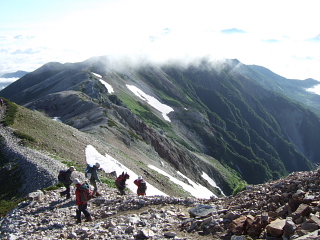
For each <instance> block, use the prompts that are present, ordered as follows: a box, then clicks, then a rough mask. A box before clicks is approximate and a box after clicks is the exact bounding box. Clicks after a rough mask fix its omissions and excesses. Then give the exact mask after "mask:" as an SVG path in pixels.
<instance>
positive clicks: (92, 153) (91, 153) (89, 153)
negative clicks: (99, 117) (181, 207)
mask: <svg viewBox="0 0 320 240" xmlns="http://www.w3.org/2000/svg"><path fill="white" fill-rule="evenodd" d="M86 160H87V163H88V164H95V163H96V162H98V163H100V166H101V168H102V169H103V170H104V171H105V172H106V173H110V172H113V171H115V172H116V173H117V176H119V175H120V174H121V173H122V172H127V173H128V174H129V175H130V179H128V180H127V181H126V184H127V188H129V189H130V190H131V191H132V192H134V193H135V192H137V186H136V185H135V184H134V183H133V181H134V180H135V179H137V178H138V175H137V174H136V173H134V172H133V171H131V170H130V169H129V168H127V167H126V166H124V165H123V164H121V163H120V162H118V161H117V160H116V159H114V158H113V157H111V156H110V155H108V154H106V155H105V156H103V155H101V154H100V153H99V152H98V151H97V150H96V149H95V148H94V147H93V146H92V145H88V146H87V147H86ZM146 195H147V196H155V195H162V196H167V194H165V193H163V192H161V191H160V190H158V189H157V188H155V187H153V186H152V185H151V184H150V183H148V182H147V191H146Z"/></svg>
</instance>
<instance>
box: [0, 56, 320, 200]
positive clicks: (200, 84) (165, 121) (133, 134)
mask: <svg viewBox="0 0 320 240" xmlns="http://www.w3.org/2000/svg"><path fill="white" fill-rule="evenodd" d="M317 84H319V82H318V81H316V80H314V79H306V80H303V81H300V80H293V79H286V78H284V77H281V76H279V75H277V74H275V73H273V72H271V71H270V70H269V69H266V68H264V67H261V66H255V65H245V64H242V63H241V62H239V61H238V60H236V59H232V60H231V59H229V60H221V61H211V60H210V59H207V58H202V59H198V60H196V61H194V62H193V63H189V64H182V63H181V62H178V61H169V62H167V63H165V64H155V63H150V62H142V63H140V64H135V63H133V62H130V61H125V62H122V61H118V60H114V59H111V58H109V57H108V56H101V57H94V58H91V59H88V60H86V61H83V62H79V63H66V64H61V63H57V62H51V63H47V64H45V65H43V66H42V67H40V68H39V69H37V70H35V71H33V72H30V73H28V74H26V75H25V76H23V77H21V78H20V79H19V80H17V81H15V82H13V83H12V84H10V85H9V86H7V87H6V88H5V89H3V90H2V91H0V96H1V97H4V98H6V99H9V100H10V101H12V102H14V103H16V104H18V105H21V106H23V107H24V108H26V109H29V110H32V111H33V112H37V113H40V115H42V116H45V117H46V118H57V119H59V120H60V121H61V122H62V123H63V124H66V125H69V126H71V127H73V128H75V129H78V130H79V131H80V132H83V133H87V134H89V135H90V137H92V136H93V137H94V138H95V139H97V141H99V144H100V146H99V150H100V151H101V152H103V151H104V150H105V151H107V150H106V149H108V151H109V152H112V153H113V154H114V155H116V156H118V157H119V158H118V159H119V161H120V162H122V164H124V165H126V166H128V167H132V168H135V169H137V171H138V172H140V173H141V174H143V175H144V176H147V178H148V177H149V179H148V180H149V181H151V182H153V183H155V184H156V185H157V186H159V189H161V190H163V191H164V192H166V191H167V193H169V194H171V195H172V194H177V195H179V193H177V192H174V190H173V188H170V186H167V187H166V186H164V185H163V184H162V186H161V183H159V181H158V179H156V178H155V176H153V175H152V174H150V172H152V171H151V170H150V169H149V168H148V167H147V166H148V164H150V163H152V164H154V165H156V166H157V167H159V168H161V169H163V170H164V171H167V172H170V173H172V174H174V175H177V172H180V173H182V174H183V175H185V176H187V177H188V178H190V179H192V180H193V181H195V182H198V183H200V184H202V185H203V186H206V187H207V188H209V189H210V190H212V191H213V192H215V193H216V194H217V195H221V192H220V191H219V190H218V189H217V188H214V187H213V186H211V185H210V184H209V183H208V182H207V181H206V180H205V179H204V178H203V177H202V175H203V174H204V173H205V174H207V175H208V176H209V177H210V178H212V179H214V181H215V182H216V183H217V185H218V186H219V187H220V188H221V189H222V191H223V192H224V193H225V194H226V195H230V194H232V192H233V190H234V189H236V188H237V187H238V186H239V183H249V184H258V183H263V182H267V181H269V180H274V179H278V178H281V177H283V176H286V175H288V174H289V173H291V172H294V171H309V170H312V169H314V168H315V166H316V164H318V162H319V160H318V156H319V154H320V149H319V147H318V142H319V140H320V121H319V113H320V105H319V102H320V96H318V95H316V94H314V93H311V92H308V91H306V89H307V88H311V87H313V86H315V85H317ZM133 89H136V90H137V91H134V90H133ZM146 96H147V97H146ZM153 102H156V103H158V104H160V106H162V107H165V108H166V109H167V111H166V112H165V113H164V112H163V111H162V110H161V107H157V106H156V105H155V104H153ZM30 125H32V122H30V123H29V127H24V128H21V129H19V131H20V132H23V133H24V134H27V135H30V136H33V135H34V134H36V132H38V133H37V134H39V132H40V131H44V127H43V128H40V127H39V128H37V127H38V126H37V125H34V126H32V129H33V130H32V131H31V130H30V129H31V127H30ZM47 125H48V126H47V127H48V128H49V129H50V123H47ZM27 129H29V130H28V131H27ZM47 131H50V130H47ZM51 137H52V139H50V141H45V140H43V142H37V143H32V142H29V143H28V144H30V146H33V147H35V148H45V150H46V151H48V152H49V153H50V154H52V155H57V156H59V157H61V158H64V159H67V161H69V162H70V161H71V162H72V163H77V164H79V165H84V164H85V163H86V162H85V155H84V154H82V155H81V154H78V153H73V154H67V152H68V151H67V150H65V149H63V148H59V149H58V148H57V147H54V146H53V144H52V143H51V142H54V141H57V140H58V139H59V137H60V135H59V134H58V133H56V134H53V135H51ZM79 141H80V142H81V141H83V142H88V141H87V140H85V139H83V140H79ZM44 145H45V146H44ZM64 147H65V148H68V147H69V149H71V150H69V151H72V150H73V151H80V152H81V151H82V152H83V151H84V150H83V149H81V146H66V145H65V146H64ZM120 155H121V156H120ZM124 156H126V157H124ZM157 181H158V184H157ZM184 181H187V180H185V179H184ZM242 181H244V182H242Z"/></svg>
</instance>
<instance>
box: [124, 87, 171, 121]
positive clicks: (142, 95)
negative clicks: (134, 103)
mask: <svg viewBox="0 0 320 240" xmlns="http://www.w3.org/2000/svg"><path fill="white" fill-rule="evenodd" d="M126 86H127V88H128V89H129V90H130V91H131V92H133V93H134V94H135V95H136V96H138V97H139V98H141V99H142V100H144V101H146V102H147V103H149V104H150V105H151V106H152V107H154V108H155V109H157V110H158V111H160V112H161V113H162V116H163V118H164V119H165V120H166V121H168V122H171V120H170V118H169V117H168V116H167V115H168V114H169V113H170V112H172V111H174V110H173V108H172V107H169V106H168V105H165V104H162V103H161V102H159V101H158V100H157V99H155V98H154V97H152V96H150V95H148V94H145V93H144V92H143V91H141V90H140V89H139V88H137V87H136V86H133V85H126Z"/></svg>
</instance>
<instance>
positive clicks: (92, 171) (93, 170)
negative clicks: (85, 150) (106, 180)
mask: <svg viewBox="0 0 320 240" xmlns="http://www.w3.org/2000/svg"><path fill="white" fill-rule="evenodd" d="M99 168H100V163H98V162H97V163H96V164H95V165H90V164H88V166H87V168H86V170H85V172H86V177H87V178H88V179H89V180H90V184H91V185H92V186H93V188H94V189H93V195H94V196H96V197H98V196H101V194H100V193H99V192H98V187H97V182H96V181H98V182H100V183H101V180H100V178H99V175H98V170H99Z"/></svg>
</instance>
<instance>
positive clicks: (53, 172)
mask: <svg viewBox="0 0 320 240" xmlns="http://www.w3.org/2000/svg"><path fill="white" fill-rule="evenodd" d="M0 135H1V136H2V137H3V140H2V143H1V148H2V150H3V151H4V154H5V156H6V157H7V158H9V159H11V160H14V161H15V163H17V164H18V166H19V169H21V170H22V169H23V171H21V178H22V180H23V186H22V188H21V189H19V191H20V192H21V194H22V196H26V195H27V194H28V193H30V192H32V191H36V190H38V189H42V188H45V187H49V186H51V185H54V184H55V183H57V176H58V172H59V170H61V169H65V168H66V166H65V165H64V164H62V163H60V162H59V161H57V160H55V159H53V158H50V157H48V156H46V155H45V154H42V153H40V152H38V151H36V150H33V149H30V148H27V147H24V146H23V145H22V143H21V140H20V139H19V138H17V137H16V136H15V135H14V134H13V129H11V128H9V127H5V126H3V125H1V126H0Z"/></svg>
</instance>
